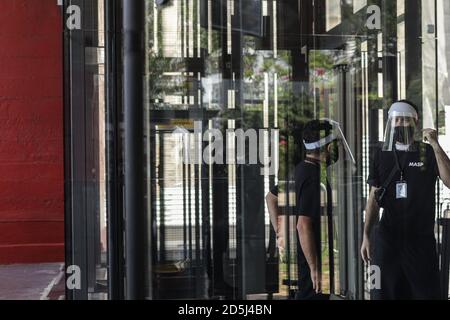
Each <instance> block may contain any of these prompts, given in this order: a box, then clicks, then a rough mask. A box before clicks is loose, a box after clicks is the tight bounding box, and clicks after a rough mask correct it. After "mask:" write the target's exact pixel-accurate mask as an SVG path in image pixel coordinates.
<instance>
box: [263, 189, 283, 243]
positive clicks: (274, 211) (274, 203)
mask: <svg viewBox="0 0 450 320" xmlns="http://www.w3.org/2000/svg"><path fill="white" fill-rule="evenodd" d="M266 203H267V209H268V210H269V217H270V222H271V223H272V227H273V229H274V230H275V233H276V234H277V235H278V232H279V227H278V216H279V215H280V213H279V208H278V197H277V196H275V195H274V194H272V192H269V193H267V195H266Z"/></svg>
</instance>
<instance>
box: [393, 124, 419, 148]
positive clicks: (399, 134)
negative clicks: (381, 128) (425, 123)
mask: <svg viewBox="0 0 450 320" xmlns="http://www.w3.org/2000/svg"><path fill="white" fill-rule="evenodd" d="M413 136H414V128H413V127H411V126H408V127H395V129H394V139H395V141H396V142H400V143H404V144H406V143H410V142H412V139H413ZM408 139H409V141H408Z"/></svg>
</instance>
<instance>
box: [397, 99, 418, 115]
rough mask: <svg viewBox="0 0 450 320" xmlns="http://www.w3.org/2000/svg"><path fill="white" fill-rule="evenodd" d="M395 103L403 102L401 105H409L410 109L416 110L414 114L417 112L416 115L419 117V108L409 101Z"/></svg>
mask: <svg viewBox="0 0 450 320" xmlns="http://www.w3.org/2000/svg"><path fill="white" fill-rule="evenodd" d="M397 102H403V103H407V104H409V105H410V106H411V107H413V108H414V110H416V112H417V115H419V107H418V106H417V105H416V104H414V103H413V102H411V101H409V100H405V99H404V100H399V101H397Z"/></svg>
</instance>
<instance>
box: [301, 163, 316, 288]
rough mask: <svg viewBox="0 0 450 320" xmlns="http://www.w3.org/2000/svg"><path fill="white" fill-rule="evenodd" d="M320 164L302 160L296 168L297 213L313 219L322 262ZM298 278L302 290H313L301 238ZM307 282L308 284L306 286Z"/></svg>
mask: <svg viewBox="0 0 450 320" xmlns="http://www.w3.org/2000/svg"><path fill="white" fill-rule="evenodd" d="M320 182H321V179H320V165H319V164H312V163H309V162H304V161H303V162H301V163H299V164H298V165H297V167H296V168H295V194H296V203H295V214H296V215H297V216H305V217H309V218H311V219H312V223H313V232H314V238H315V244H316V250H317V256H318V258H319V263H320V212H321V208H320V191H321V188H320ZM297 242H298V254H297V260H298V278H299V288H300V290H301V291H302V290H307V291H311V290H312V287H311V286H310V284H309V283H310V281H311V280H310V270H309V266H308V262H307V260H306V257H305V255H304V253H303V250H302V247H301V245H300V239H299V238H298V233H297ZM305 282H307V283H308V284H306V286H305ZM310 294H313V292H306V293H303V296H309V295H310Z"/></svg>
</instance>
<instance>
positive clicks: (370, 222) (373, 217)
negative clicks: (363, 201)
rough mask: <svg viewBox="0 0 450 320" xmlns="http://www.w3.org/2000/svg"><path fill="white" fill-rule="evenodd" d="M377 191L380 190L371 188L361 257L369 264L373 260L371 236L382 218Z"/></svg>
mask: <svg viewBox="0 0 450 320" xmlns="http://www.w3.org/2000/svg"><path fill="white" fill-rule="evenodd" d="M377 190H378V188H374V187H372V188H371V190H370V195H369V199H368V200H367V205H366V219H365V223H364V233H363V243H362V245H361V256H362V259H363V260H364V262H365V263H369V261H370V260H372V258H371V256H370V235H371V233H372V230H373V227H374V226H375V224H376V223H377V221H378V219H379V216H380V207H379V206H378V203H377V202H376V200H375V192H376V191H377Z"/></svg>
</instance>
